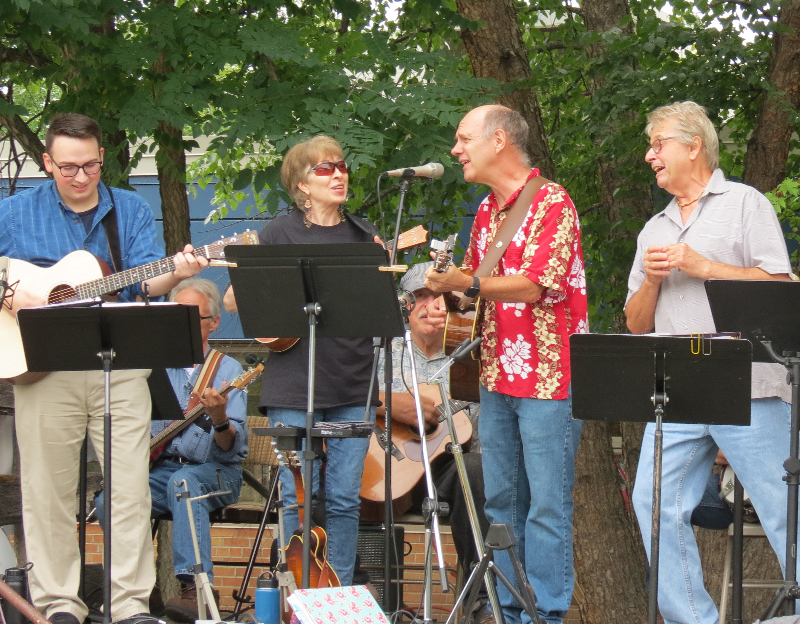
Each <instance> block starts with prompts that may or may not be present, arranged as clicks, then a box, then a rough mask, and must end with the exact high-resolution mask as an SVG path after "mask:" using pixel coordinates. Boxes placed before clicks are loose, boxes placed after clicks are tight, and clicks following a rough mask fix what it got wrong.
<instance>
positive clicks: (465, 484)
mask: <svg viewBox="0 0 800 624" xmlns="http://www.w3.org/2000/svg"><path fill="white" fill-rule="evenodd" d="M468 340H469V339H468V338H467V339H465V340H464V343H465V344H462V346H461V347H459V349H457V350H456V352H454V353H453V354H451V355H450V356H449V357H448V359H447V361H446V362H445V363H444V364H443V365H442V367H441V368H440V369H439V370H438V371H436V373H435V374H434V375H433V377H432V381H438V385H439V392H440V396H441V398H442V409H443V411H444V417H445V420H446V421H447V428H448V431H449V432H450V452H451V453H452V454H453V461H455V463H456V472H457V473H458V479H459V481H460V483H461V490H462V492H463V493H464V501H465V502H466V504H467V514H468V516H469V524H470V528H471V529H472V537H473V539H474V540H475V549H476V551H477V553H478V557H479V559H482V558H483V556H484V555H485V554H486V553H485V551H484V548H483V535H482V534H481V527H480V523H479V521H478V512H477V509H476V506H475V498H474V497H473V495H472V486H470V484H469V479H467V469H466V467H465V466H464V452H463V450H462V448H461V444H460V443H459V441H458V435H456V427H455V424H454V423H453V410H452V409H450V400H449V397H448V396H447V390H446V389H445V383H444V374H445V372H446V371H449V370H450V367H452V366H453V364H455V362H456V358H455V357H453V355H457V354H458V353H459V352H460V354H461V355H460V357H465V356H467V355H469V353H471V352H472V349H473V346H472V344H469V343H468V342H467V341H468ZM480 341H481V339H480V338H477V339H476V340H475V341H474V343H475V346H474V348H477V346H478V345H480ZM465 349H466V350H465ZM489 570H490V568H489V567H487V568H486V571H485V572H484V575H483V582H484V584H485V585H486V593H487V595H488V597H489V604H490V605H491V607H492V613H493V614H494V617H495V622H497V624H503V611H502V609H501V607H500V600H499V598H498V597H497V589H496V588H495V586H494V583H493V582H492V576H491V573H490V571H489ZM471 582H474V579H473V578H472V576H470V582H468V583H467V584H465V585H464V588H463V589H462V591H461V596H459V598H460V599H462V600H463V597H464V596H465V595H466V592H467V590H468V589H469V587H470V586H471ZM475 596H477V592H476V593H475ZM534 602H535V600H534ZM472 605H473V602H468V603H467V605H466V609H465V612H466V613H467V614H469V613H470V612H471V609H472ZM456 610H457V609H456V608H453V611H452V613H451V618H452V617H453V614H454V613H455V612H456ZM529 615H530V614H529ZM451 618H448V622H449V621H450V619H451ZM474 624H478V623H477V622H475V623H474Z"/></svg>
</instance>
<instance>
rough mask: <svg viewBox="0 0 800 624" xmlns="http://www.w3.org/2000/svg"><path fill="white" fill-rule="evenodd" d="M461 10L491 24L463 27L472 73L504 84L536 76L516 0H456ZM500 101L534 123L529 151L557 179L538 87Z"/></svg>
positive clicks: (508, 95) (516, 91) (542, 167)
mask: <svg viewBox="0 0 800 624" xmlns="http://www.w3.org/2000/svg"><path fill="white" fill-rule="evenodd" d="M456 6H457V8H458V12H459V13H460V14H461V15H463V16H464V17H466V18H467V19H470V20H475V21H479V22H483V23H484V24H487V26H486V27H484V28H481V29H480V30H477V31H471V30H466V29H464V30H462V31H461V40H462V41H463V42H464V47H465V48H466V50H467V55H468V56H469V61H470V64H471V65H472V73H473V74H474V75H475V77H477V78H494V79H495V80H497V81H498V82H500V83H501V84H506V83H513V82H516V81H521V80H529V79H530V78H531V76H532V72H531V67H530V62H529V60H528V51H527V49H526V48H525V43H524V41H523V39H522V30H521V29H520V27H519V22H518V21H517V10H516V8H515V7H514V3H513V2H512V0H456ZM497 101H498V103H499V104H503V105H504V106H508V107H509V108H512V109H514V110H516V111H519V112H520V113H522V115H523V116H524V117H525V120H526V121H527V122H528V126H529V127H530V133H529V135H528V152H529V154H530V157H531V160H532V161H533V165H534V166H535V167H538V168H539V169H540V170H541V172H542V175H543V176H545V177H546V178H550V179H552V180H555V179H556V169H555V165H554V164H553V158H552V156H551V155H550V147H549V145H548V143H547V136H546V134H545V131H544V124H543V122H542V112H541V110H540V108H539V100H538V98H537V97H536V91H535V90H534V89H533V88H532V87H525V88H521V89H517V90H515V91H513V92H511V93H507V94H505V95H501V96H500V97H499V98H498V99H497Z"/></svg>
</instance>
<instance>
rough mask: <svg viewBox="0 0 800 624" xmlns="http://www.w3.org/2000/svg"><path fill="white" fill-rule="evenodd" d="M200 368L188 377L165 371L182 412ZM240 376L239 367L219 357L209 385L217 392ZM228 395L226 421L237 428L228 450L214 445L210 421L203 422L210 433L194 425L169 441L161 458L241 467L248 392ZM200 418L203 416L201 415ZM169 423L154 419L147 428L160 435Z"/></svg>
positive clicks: (179, 370) (178, 370)
mask: <svg viewBox="0 0 800 624" xmlns="http://www.w3.org/2000/svg"><path fill="white" fill-rule="evenodd" d="M201 368H202V366H200V365H198V366H195V367H194V370H193V371H192V374H191V375H189V374H188V373H187V372H186V369H183V368H168V369H167V376H168V377H169V380H170V382H171V383H172V387H173V389H174V390H175V394H176V395H177V397H178V401H179V402H180V404H181V407H182V408H183V409H184V410H186V406H187V405H188V404H189V397H190V396H191V394H192V388H194V384H195V383H197V376H198V375H199V374H200V369H201ZM241 374H242V365H241V364H239V362H237V361H236V360H234V359H233V358H232V357H228V356H227V355H226V356H225V357H223V358H222V362H221V363H220V365H219V369H217V375H216V377H214V381H213V383H212V384H211V385H212V386H213V387H214V388H217V389H219V388H220V387H221V386H222V384H223V382H226V381H227V382H231V381H233V380H234V379H235V378H236V377H238V376H239V375H241ZM227 396H228V409H227V413H228V420H229V421H230V424H231V427H233V428H234V429H236V438H235V439H234V441H233V446H232V447H231V448H230V449H228V450H227V451H223V450H222V449H221V448H219V447H218V446H217V445H216V443H215V442H214V430H213V429H212V428H211V427H210V424H211V423H210V422H208V423H206V424H207V425H208V429H209V431H205V430H204V429H203V428H202V427H200V426H198V425H196V424H194V423H193V424H191V425H189V426H188V427H187V428H186V429H185V430H184V431H183V432H182V433H180V434H179V435H177V436H175V437H174V438H173V439H172V441H171V443H170V444H169V446H167V448H165V449H164V452H163V453H162V457H170V456H179V457H183V458H185V459H188V460H190V461H195V462H199V463H202V464H204V463H206V462H217V463H218V464H240V463H241V462H242V460H244V458H245V457H247V422H246V420H245V418H246V414H247V392H246V391H242V390H235V389H234V390H231V391H230V393H228V395H227ZM201 418H203V417H202V416H201ZM170 422H172V421H170V420H154V421H153V422H152V424H151V426H150V431H151V433H152V435H156V434H158V433H160V432H161V431H162V430H163V429H164V428H166V426H167V425H169V424H170Z"/></svg>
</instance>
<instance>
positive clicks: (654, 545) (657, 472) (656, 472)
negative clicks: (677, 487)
mask: <svg viewBox="0 0 800 624" xmlns="http://www.w3.org/2000/svg"><path fill="white" fill-rule="evenodd" d="M662 401H663V402H660V401H659V399H657V398H656V396H655V395H654V397H653V402H654V403H655V404H656V409H655V417H656V432H655V436H654V437H655V441H654V443H653V444H654V450H653V511H652V521H651V524H650V584H649V587H648V591H649V592H650V595H649V602H648V605H647V621H648V622H649V624H656V621H657V618H658V560H659V542H660V539H661V455H662V451H663V448H664V434H663V431H662V428H661V425H662V419H663V417H664V403H665V402H666V395H662Z"/></svg>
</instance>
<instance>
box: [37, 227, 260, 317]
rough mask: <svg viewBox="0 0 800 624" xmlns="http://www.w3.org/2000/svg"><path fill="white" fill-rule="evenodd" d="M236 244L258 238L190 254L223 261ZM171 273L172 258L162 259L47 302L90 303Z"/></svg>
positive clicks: (254, 239) (252, 238) (226, 241)
mask: <svg viewBox="0 0 800 624" xmlns="http://www.w3.org/2000/svg"><path fill="white" fill-rule="evenodd" d="M236 244H244V245H257V244H258V234H256V233H255V232H251V231H249V230H248V231H246V232H243V233H242V234H234V235H233V236H230V237H228V238H223V239H221V240H218V241H215V242H213V243H211V244H208V245H203V246H202V247H197V248H196V249H195V250H194V252H193V253H194V256H195V258H197V257H202V258H206V259H207V260H212V259H222V258H224V257H225V246H226V245H236ZM174 270H175V261H174V260H173V259H172V257H169V258H162V259H161V260H156V261H155V262H150V263H149V264H143V265H141V266H138V267H134V268H132V269H126V270H125V271H120V272H118V273H112V274H111V275H107V276H105V277H101V278H98V279H95V280H91V281H89V282H84V283H83V284H78V285H77V286H75V293H76V296H74V297H73V296H70V294H71V293H70V294H67V293H66V292H65V293H64V295H63V296H61V297H59V294H58V293H54V294H53V296H51V298H50V303H60V302H64V301H69V300H70V299H94V298H95V297H100V296H102V295H107V294H108V293H112V292H116V291H118V290H122V289H123V288H127V287H128V286H132V285H133V284H138V283H140V282H143V281H145V280H148V279H152V278H154V277H158V276H159V275H164V274H165V273H171V272H172V271H174Z"/></svg>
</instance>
